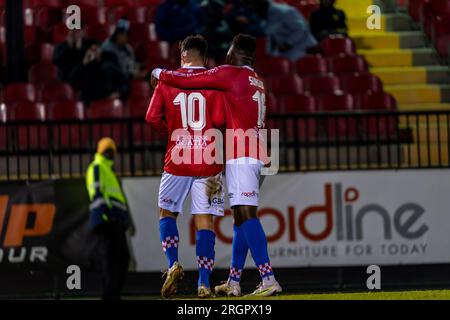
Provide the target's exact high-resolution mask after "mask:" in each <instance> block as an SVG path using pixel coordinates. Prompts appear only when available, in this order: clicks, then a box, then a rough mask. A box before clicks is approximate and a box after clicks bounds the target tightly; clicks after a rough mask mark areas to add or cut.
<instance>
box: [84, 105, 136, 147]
mask: <svg viewBox="0 0 450 320" xmlns="http://www.w3.org/2000/svg"><path fill="white" fill-rule="evenodd" d="M124 116H125V108H124V106H123V104H122V102H121V101H120V100H111V99H104V100H98V101H94V102H92V104H91V106H90V107H89V110H88V117H89V118H90V119H121V118H123V117H124ZM127 133H128V128H127V124H126V122H123V121H122V122H115V123H100V124H97V125H94V126H93V127H92V135H93V137H92V138H93V140H94V141H98V140H99V139H101V138H102V137H111V138H113V139H114V140H115V141H116V143H117V144H119V145H123V144H124V142H125V141H127V137H128V135H127Z"/></svg>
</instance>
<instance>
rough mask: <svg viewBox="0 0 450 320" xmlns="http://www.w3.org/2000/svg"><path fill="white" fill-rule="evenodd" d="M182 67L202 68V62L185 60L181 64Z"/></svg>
mask: <svg viewBox="0 0 450 320" xmlns="http://www.w3.org/2000/svg"><path fill="white" fill-rule="evenodd" d="M181 67H182V68H204V67H205V66H204V65H203V63H197V62H186V63H183V64H182V65H181Z"/></svg>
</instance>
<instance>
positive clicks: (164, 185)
mask: <svg viewBox="0 0 450 320" xmlns="http://www.w3.org/2000/svg"><path fill="white" fill-rule="evenodd" d="M207 179H208V177H186V176H174V175H172V174H170V173H167V172H164V173H163V175H162V178H161V184H160V185H159V199H158V203H159V207H160V208H162V209H165V210H168V211H170V212H173V213H175V212H178V213H180V214H182V213H183V204H184V201H185V200H186V198H187V196H188V195H189V193H191V198H192V202H191V213H192V214H212V215H215V216H223V214H224V204H225V199H224V196H225V195H224V191H222V192H221V193H220V194H216V195H215V196H214V197H213V198H212V199H209V198H208V196H207V189H206V180H207ZM223 189H224V188H222V190H223Z"/></svg>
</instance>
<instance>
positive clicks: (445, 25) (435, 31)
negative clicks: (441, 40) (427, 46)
mask: <svg viewBox="0 0 450 320" xmlns="http://www.w3.org/2000/svg"><path fill="white" fill-rule="evenodd" d="M448 34H450V15H447V16H437V17H436V18H435V19H434V21H433V26H432V33H431V39H432V40H433V41H435V42H436V41H437V39H438V37H440V36H442V35H448Z"/></svg>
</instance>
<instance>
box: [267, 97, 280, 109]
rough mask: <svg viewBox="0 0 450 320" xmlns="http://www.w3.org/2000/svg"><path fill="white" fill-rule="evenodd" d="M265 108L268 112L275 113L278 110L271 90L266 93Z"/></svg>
mask: <svg viewBox="0 0 450 320" xmlns="http://www.w3.org/2000/svg"><path fill="white" fill-rule="evenodd" d="M266 109H267V112H268V113H276V112H277V111H279V110H278V109H279V105H278V101H277V98H275V95H274V94H273V93H271V92H268V93H266Z"/></svg>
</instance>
